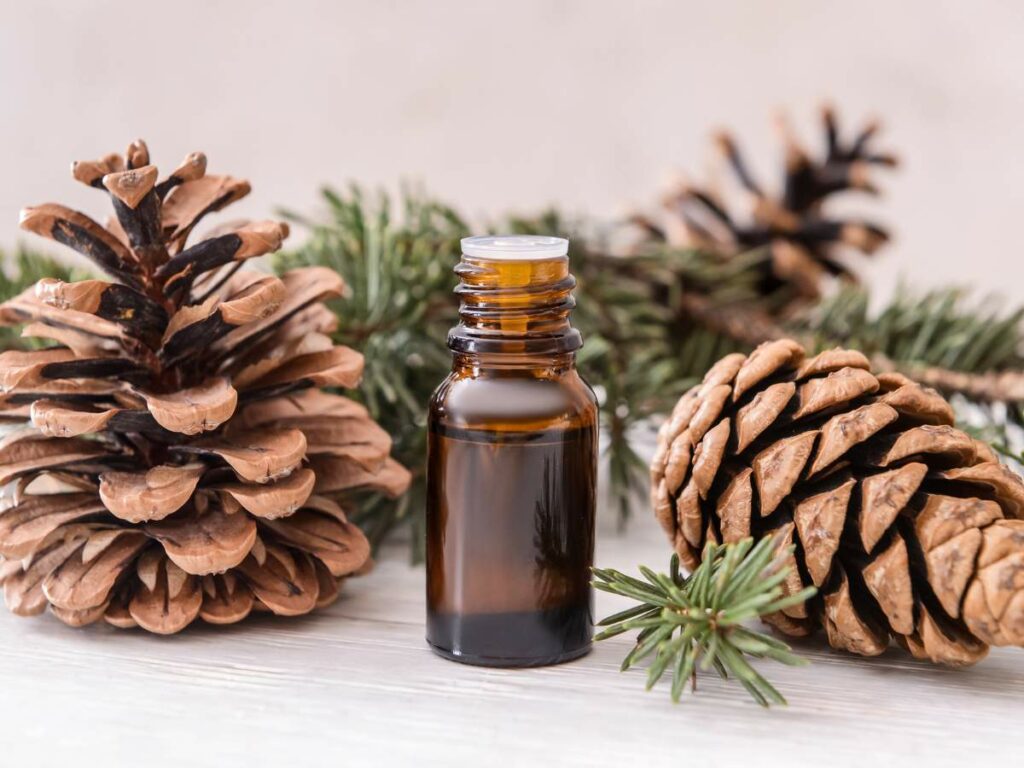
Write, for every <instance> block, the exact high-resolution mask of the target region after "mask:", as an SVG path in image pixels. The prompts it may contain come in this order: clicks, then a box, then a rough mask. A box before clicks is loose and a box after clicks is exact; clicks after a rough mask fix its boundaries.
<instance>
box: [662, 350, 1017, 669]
mask: <svg viewBox="0 0 1024 768" xmlns="http://www.w3.org/2000/svg"><path fill="white" fill-rule="evenodd" d="M952 424H953V412H952V409H951V408H950V406H949V404H948V403H947V402H946V401H945V400H944V399H943V398H942V397H941V396H940V395H939V394H938V393H936V392H935V391H934V390H930V389H926V388H924V387H922V386H920V385H919V384H916V383H914V382H912V381H911V380H910V379H908V378H906V377H904V376H902V375H900V374H896V373H880V374H877V375H876V374H874V373H872V372H871V366H870V364H869V362H868V360H867V358H865V357H864V355H862V354H861V353H860V352H856V351H854V350H847V349H833V350H829V351H827V352H822V353H821V354H819V355H817V356H815V357H810V358H807V357H806V356H805V353H804V349H803V347H802V346H800V345H799V344H798V343H796V342H794V341H792V340H789V339H781V340H777V341H771V342H767V343H765V344H762V345H761V346H759V347H758V348H757V349H756V350H755V351H754V352H752V353H751V354H750V355H749V356H744V355H739V354H736V355H729V356H727V357H725V358H723V359H722V360H720V361H719V362H718V363H717V364H716V365H715V366H714V367H712V369H711V370H710V371H708V373H707V376H706V377H705V378H704V381H703V383H701V384H700V385H697V386H695V387H694V388H692V389H691V390H690V391H688V392H687V393H686V394H684V395H683V396H682V398H681V399H680V400H679V402H678V404H677V405H676V407H675V409H674V410H673V413H672V415H671V418H670V419H669V420H668V421H667V422H666V423H665V424H664V425H663V426H662V428H661V430H660V432H659V446H658V451H657V455H656V456H655V458H654V460H653V462H652V465H651V478H652V502H653V505H654V509H655V514H656V516H657V518H658V520H659V521H660V522H661V524H662V526H663V527H664V529H665V531H666V532H667V533H668V535H669V538H670V540H671V541H672V543H673V546H674V548H675V550H676V552H678V553H679V556H680V558H681V559H682V560H683V562H684V563H687V564H688V565H689V566H690V567H694V566H695V565H696V564H697V563H698V562H699V558H700V553H701V549H702V547H703V546H704V544H705V543H706V542H708V541H713V542H730V541H737V540H740V539H742V538H744V537H746V536H750V535H753V536H755V537H762V536H766V535H777V536H779V541H780V545H779V546H784V545H788V544H790V543H792V544H794V545H795V547H796V549H795V552H794V554H793V556H792V562H791V564H792V566H793V570H792V575H791V579H790V582H789V583H787V585H786V586H787V592H788V593H790V594H793V593H796V592H798V591H799V590H800V589H802V588H803V587H804V586H807V585H811V584H813V585H814V586H816V587H817V588H818V590H819V595H818V596H817V597H814V598H812V599H810V600H808V601H806V602H804V603H801V604H799V605H796V606H793V607H791V608H787V609H785V610H783V611H781V612H779V613H777V614H775V615H773V616H771V617H770V618H769V619H766V620H767V621H769V623H770V624H772V625H773V626H775V627H776V628H777V629H779V630H780V631H782V632H784V633H786V634H790V635H806V634H810V633H812V632H814V631H815V630H817V629H819V628H824V629H825V633H826V635H827V637H828V641H829V643H830V644H831V645H832V646H833V647H835V648H840V649H845V650H848V651H852V652H854V653H859V654H862V655H867V656H872V655H877V654H880V653H882V652H883V651H884V650H885V649H886V648H887V647H888V645H889V643H890V640H893V639H894V640H896V641H897V642H898V643H899V644H900V645H902V646H904V647H905V648H906V649H907V650H909V651H910V652H911V653H912V654H913V655H914V656H916V657H919V658H925V659H930V660H931V661H933V662H936V663H941V664H949V665H966V664H972V663H974V662H976V661H978V660H979V659H981V658H982V657H983V656H984V655H985V654H986V653H987V651H988V647H989V646H990V645H1016V646H1024V519H1022V518H1024V482H1022V481H1021V479H1020V478H1019V477H1018V476H1017V475H1015V474H1014V473H1013V472H1011V471H1010V470H1008V469H1007V468H1006V467H1004V466H1003V465H1002V464H1000V463H999V461H998V459H997V458H996V456H995V455H994V454H993V452H992V451H991V450H990V449H989V448H988V446H986V445H985V444H983V443H980V442H979V441H977V440H974V439H973V438H971V437H970V436H968V435H966V434H964V433H963V432H960V431H959V430H957V429H955V428H954V427H953V426H952Z"/></svg>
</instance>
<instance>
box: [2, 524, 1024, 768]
mask: <svg viewBox="0 0 1024 768" xmlns="http://www.w3.org/2000/svg"><path fill="white" fill-rule="evenodd" d="M601 533H602V535H601V537H600V540H599V555H598V562H599V564H601V565H605V566H614V567H618V568H622V569H624V570H625V569H632V567H633V566H634V565H635V564H636V563H638V562H646V563H651V564H659V563H662V562H664V561H665V555H666V551H667V550H666V545H665V544H664V542H663V541H662V540H661V535H660V531H657V530H655V527H654V525H653V523H650V522H649V521H648V520H647V519H640V520H637V521H635V523H634V524H633V526H632V527H631V529H630V532H629V533H628V534H627V535H626V536H625V537H618V536H616V535H615V533H614V532H613V531H610V530H602V531H601ZM422 593H423V572H422V570H421V569H416V568H411V567H410V566H408V564H407V562H406V559H405V551H404V550H403V549H401V548H399V547H395V548H392V549H390V550H388V551H386V552H385V553H384V556H383V557H382V560H381V562H380V564H379V566H378V568H377V569H376V571H374V573H373V574H371V575H370V576H369V577H366V578H363V579H360V580H354V581H350V582H349V583H348V584H347V585H346V591H345V594H344V597H343V598H342V599H341V600H340V601H339V602H338V603H337V604H335V605H334V606H333V607H332V608H330V609H329V610H328V611H326V612H324V613H323V614H320V615H313V616H309V617H305V618H301V619H288V620H282V619H274V618H272V617H256V618H251V619H249V620H248V621H246V622H245V623H243V624H242V625H239V626H235V627H232V628H228V629H214V628H211V627H205V626H197V627H195V628H193V629H189V630H188V631H186V632H185V633H183V634H182V635H179V636H177V637H170V638H158V637H153V636H149V635H146V634H144V633H142V632H138V631H129V632H124V631H118V630H114V629H111V628H107V627H93V628H89V629H86V630H72V629H68V628H66V627H64V626H63V625H61V624H60V623H59V622H57V621H56V620H55V619H53V618H52V617H42V618H39V619H18V618H15V617H13V616H10V615H9V614H7V612H6V611H3V612H2V614H0V740H2V747H0V766H3V768H15V767H20V766H49V765H73V766H88V765H103V766H115V765H140V766H162V765H174V764H177V765H190V766H192V765H195V766H206V765H212V766H232V765H243V764H244V765H247V766H251V765H280V766H314V765H330V766H346V765H389V766H390V765H416V766H427V765H446V766H451V765H464V764H471V763H475V762H482V763H484V764H490V765H502V766H504V765H512V766H516V765H529V766H534V765H542V766H555V765H581V766H596V765H611V764H619V765H640V764H644V765H650V766H655V765H689V766H695V767H696V766H714V765H722V766H726V765H728V766H733V765H738V764H742V763H749V764H751V765H759V766H772V765H785V766H787V767H791V766H794V765H814V766H830V767H832V766H847V765H849V766H864V765H871V766H880V765H890V764H891V765H900V766H912V765H920V764H925V763H927V765H928V766H929V768H938V767H939V766H945V765H951V766H953V765H955V766H958V767H961V766H964V765H968V764H975V765H979V764H981V761H982V760H988V759H990V758H991V759H993V760H995V759H996V758H997V757H998V758H999V759H1000V760H999V761H997V762H992V763H990V764H991V765H996V764H999V765H1007V766H1009V765H1018V766H1019V765H1022V764H1024V745H1022V741H1024V726H1022V716H1024V651H1019V650H997V651H994V652H993V653H992V654H991V656H990V657H989V658H988V659H987V660H985V661H984V662H982V663H981V664H980V665H978V666H976V667H974V668H973V669H969V670H961V671H951V670H943V669H936V668H933V667H931V666H929V665H926V664H922V663H918V662H915V661H913V660H911V659H909V658H908V657H907V656H906V655H905V654H903V653H902V652H899V651H898V650H892V651H890V652H889V654H887V655H885V656H883V657H881V658H879V659H874V660H863V659H857V658H853V657H850V656H847V655H842V654H838V653H831V652H828V651H825V650H821V649H820V647H819V646H817V645H816V644H808V645H806V646H803V647H802V648H801V651H802V652H803V653H805V655H807V656H809V657H810V658H811V659H812V660H813V662H814V663H813V665H812V666H810V667H805V668H799V669H789V668H785V667H781V666H778V665H770V667H771V668H770V669H768V670H767V671H768V672H769V677H770V679H772V680H773V681H774V682H776V683H777V685H778V687H779V688H780V689H781V690H782V691H783V693H784V694H785V695H786V696H787V697H788V698H789V700H790V706H789V707H788V708H778V709H773V710H771V711H768V712H766V711H763V710H761V709H760V708H759V707H757V706H755V705H754V704H753V703H751V702H750V701H749V700H748V699H747V696H746V693H745V692H744V691H742V690H741V689H739V688H736V687H732V686H730V685H726V684H723V683H722V682H720V681H718V680H717V679H716V678H713V677H708V676H705V677H702V678H701V680H700V691H699V693H698V695H697V697H696V698H687V699H684V701H683V703H681V704H680V705H678V706H673V705H672V704H671V702H670V701H669V700H668V693H667V691H666V690H665V688H664V686H662V687H660V688H659V689H656V690H655V691H653V692H651V693H645V692H644V690H643V674H642V672H640V671H634V672H630V673H626V674H620V673H619V672H618V671H617V669H618V664H619V660H620V659H621V658H622V656H623V654H624V653H625V651H626V648H627V647H628V641H627V640H626V639H620V638H616V639H615V640H612V641H608V642H606V643H602V644H600V645H599V646H598V647H597V648H596V649H595V651H594V652H593V653H592V654H591V655H590V656H588V657H585V658H583V659H582V660H579V661H577V662H574V663H571V664H567V665H563V666H560V667H551V668H546V669H537V670H527V671H504V670H489V669H479V668H474V667H467V666H462V665H459V664H454V663H451V662H448V661H444V660H442V659H440V658H438V657H436V656H434V655H433V654H432V653H431V652H430V651H428V650H427V648H426V646H425V645H424V642H423V616H422V614H423V597H422ZM618 606H619V603H617V602H616V600H615V599H614V598H612V597H610V596H607V595H600V596H599V599H598V610H599V613H600V614H601V615H606V614H607V613H609V612H611V611H613V610H616V609H617V607H618ZM968 761H970V762H968Z"/></svg>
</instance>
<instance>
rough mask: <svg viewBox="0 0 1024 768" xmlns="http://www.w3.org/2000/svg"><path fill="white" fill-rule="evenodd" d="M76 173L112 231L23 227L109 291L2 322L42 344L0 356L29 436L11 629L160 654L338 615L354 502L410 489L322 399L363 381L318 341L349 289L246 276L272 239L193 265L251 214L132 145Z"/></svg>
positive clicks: (77, 216)
mask: <svg viewBox="0 0 1024 768" xmlns="http://www.w3.org/2000/svg"><path fill="white" fill-rule="evenodd" d="M72 173H73V176H74V177H75V179H77V180H78V181H81V182H82V183H84V184H86V185H87V186H90V187H93V188H96V189H98V190H104V191H106V192H107V193H108V194H109V197H110V199H111V201H112V203H113V206H114V212H115V214H116V216H115V217H114V218H112V219H111V220H110V221H109V222H108V224H107V226H106V227H104V226H101V225H100V224H98V223H97V222H95V221H94V220H92V219H91V218H89V217H88V216H86V215H84V214H82V213H79V212H77V211H72V210H70V209H68V208H65V207H64V206H60V205H56V204H47V205H42V206H38V207H36V208H27V209H25V210H24V211H23V212H22V216H21V223H22V226H23V227H24V228H25V229H27V230H29V231H32V232H35V233H36V234H39V235H42V236H44V237H49V238H51V239H53V240H56V241H57V242H60V243H63V244H64V245H67V246H70V247H71V248H73V249H74V250H76V251H78V252H79V253H81V254H83V255H84V256H86V257H88V258H89V259H91V260H92V261H93V262H95V263H96V265H97V266H98V267H99V268H100V269H102V270H103V271H104V272H105V273H106V274H107V275H108V276H109V278H110V280H109V281H107V280H85V281H81V282H76V283H64V282H60V281H57V280H42V281H40V282H39V283H38V284H37V285H36V286H34V287H33V288H31V289H29V290H27V291H25V292H24V293H22V294H21V295H20V296H17V297H15V298H14V299H12V300H10V301H8V302H7V303H5V304H4V305H2V306H0V322H3V323H4V324H7V325H15V324H25V328H24V332H23V333H24V335H26V336H32V337H36V338H39V339H43V340H46V341H48V342H50V343H51V346H49V347H47V348H46V349H42V350H37V351H29V352H22V351H8V352H4V353H2V354H0V418H2V419H3V420H5V421H7V422H15V423H20V424H22V426H21V428H19V429H15V430H13V431H11V432H9V433H8V434H7V436H6V437H5V438H4V439H3V440H2V441H0V484H2V485H3V486H4V487H5V491H6V493H5V499H4V502H5V504H4V507H3V508H2V510H0V558H2V559H0V584H2V585H3V590H4V598H5V600H6V602H7V605H8V607H9V608H10V609H11V610H12V611H13V612H14V613H17V614H20V615H33V614H38V613H41V612H42V611H44V610H45V609H46V608H47V607H49V608H50V609H51V610H52V612H53V613H54V614H55V615H56V616H57V617H58V618H60V619H61V620H63V621H65V622H66V623H68V624H71V625H73V626H82V625H85V624H90V623H92V622H96V621H100V620H105V621H107V622H108V623H110V624H113V625H114V626H117V627H132V626H140V627H143V628H144V629H147V630H149V631H152V632H159V633H163V634H167V633H173V632H177V631H179V630H181V629H182V628H184V627H185V626H187V625H188V624H189V623H191V622H192V621H193V620H195V619H196V618H197V617H199V618H202V619H203V620H205V621H207V622H210V623H213V624H227V623H232V622H236V621H239V620H241V619H243V618H245V616H247V615H248V614H249V613H250V612H251V611H252V610H269V611H273V612H274V613H277V614H281V615H285V616H293V615H297V614H303V613H307V612H309V611H311V610H313V609H314V608H317V607H322V606H326V605H328V604H329V603H330V602H332V601H333V600H334V599H335V597H336V596H337V595H338V590H339V587H340V585H341V582H342V581H343V580H344V578H345V577H347V576H349V575H352V574H354V573H357V572H359V571H360V570H362V569H365V568H366V567H367V566H368V560H369V555H370V548H369V544H368V543H367V540H366V538H365V537H364V535H363V533H362V532H361V531H360V530H359V528H358V527H356V526H355V525H353V524H352V523H350V522H349V521H348V517H347V515H346V511H345V509H346V507H348V506H349V505H351V504H353V503H356V501H355V498H354V497H353V494H354V493H356V492H359V491H363V490H375V491H381V492H384V493H387V494H390V495H397V494H401V493H402V492H404V490H405V488H406V486H407V485H408V482H409V474H408V472H407V471H406V470H405V469H404V468H403V467H401V466H400V465H398V464H397V463H396V462H395V461H394V460H393V459H391V458H390V456H389V453H390V449H391V440H390V438H389V437H388V435H387V434H386V433H385V432H384V431H383V430H382V429H381V428H380V427H379V426H378V425H377V424H376V423H375V422H374V421H373V420H372V419H371V418H370V417H369V415H368V414H367V412H366V410H365V409H364V408H363V407H362V406H361V405H359V404H357V403H356V402H354V401H352V400H350V399H348V398H345V397H343V396H341V395H338V394H331V393H328V392H326V391H324V388H326V387H331V388H352V387H354V386H356V384H357V383H358V381H359V378H360V375H361V373H362V368H363V359H362V356H361V355H360V354H359V353H357V352H355V351H354V350H352V349H349V348H347V347H340V346H335V345H334V344H333V343H332V341H331V339H330V337H329V336H328V335H327V334H329V333H330V332H331V331H332V330H333V329H334V327H335V325H336V323H337V319H336V317H335V316H334V315H333V314H332V313H331V312H330V311H329V310H328V309H327V308H326V307H325V306H324V305H323V303H322V302H323V301H324V300H325V299H329V298H332V297H335V296H338V295H340V294H341V292H342V289H343V287H344V283H343V281H342V279H341V277H340V276H338V275H337V274H336V273H334V272H332V271H331V270H328V269H325V268H308V269H299V270H295V271H293V272H289V273H287V274H285V275H283V276H282V277H280V278H278V277H273V276H270V275H266V274H264V273H261V272H257V271H251V270H245V269H239V267H241V266H242V265H243V263H244V262H245V261H246V260H248V259H250V258H252V257H255V256H261V255H264V254H268V253H272V252H274V251H276V250H277V249H278V248H280V246H281V243H282V241H283V240H284V238H285V237H286V236H287V235H288V227H287V226H286V225H285V224H282V223H278V222H274V221H258V222H242V223H237V224H234V225H232V226H231V227H229V228H227V229H223V230H221V231H220V232H218V233H215V234H214V235H213V236H211V237H209V238H208V239H205V240H201V241H199V242H195V243H191V244H190V243H189V242H188V240H189V235H190V234H191V232H192V230H193V229H194V227H195V226H196V224H197V223H199V221H201V220H202V219H203V218H204V217H205V216H206V215H207V214H210V213H213V212H216V211H219V210H221V209H222V208H224V207H225V206H227V205H229V204H230V203H232V202H234V201H235V200H238V199H239V198H241V197H243V196H244V195H246V194H247V193H248V192H249V184H248V182H246V181H242V180H238V179H234V178H231V177H229V176H210V175H207V174H206V157H205V156H204V155H203V154H201V153H192V154H190V155H189V156H188V157H186V158H185V160H184V161H183V162H182V163H181V164H180V165H179V166H178V167H177V168H176V169H175V170H174V171H173V172H172V173H171V175H170V176H168V177H167V178H166V179H164V180H163V181H158V172H157V169H156V167H155V166H153V165H151V164H150V158H149V150H148V148H147V147H146V145H145V143H144V142H142V141H135V142H133V143H132V144H131V145H130V146H129V148H128V151H127V152H126V153H125V155H124V157H121V156H119V155H116V154H111V155H107V156H106V157H104V158H102V159H101V160H97V161H85V162H78V163H75V164H74V165H73V167H72Z"/></svg>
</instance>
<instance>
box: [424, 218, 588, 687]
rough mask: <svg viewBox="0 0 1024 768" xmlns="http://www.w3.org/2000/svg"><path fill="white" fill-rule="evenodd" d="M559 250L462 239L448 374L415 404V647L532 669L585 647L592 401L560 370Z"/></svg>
mask: <svg viewBox="0 0 1024 768" xmlns="http://www.w3.org/2000/svg"><path fill="white" fill-rule="evenodd" d="M567 248H568V243H567V242H566V241H565V240H562V239H559V238H546V237H496V238H492V237H488V238H467V239H466V240H464V241H463V257H462V262H461V263H460V264H459V265H458V267H456V273H457V274H458V275H459V277H460V278H461V280H462V282H461V283H460V284H459V287H458V288H457V289H456V292H457V293H458V294H459V295H460V297H461V300H462V304H461V308H460V323H459V325H458V326H456V327H455V328H453V329H452V331H451V333H450V334H449V336H448V345H449V347H451V349H452V351H453V358H454V359H453V365H452V372H451V374H450V375H449V376H448V378H446V379H445V380H444V381H443V382H442V383H441V385H440V386H439V387H438V389H437V391H436V392H435V393H434V396H433V398H432V399H431V404H430V415H429V447H428V460H427V462H428V466H427V640H428V642H429V643H430V645H431V646H432V647H433V649H434V650H435V651H437V652H438V653H439V654H441V655H442V656H445V657H447V658H450V659H454V660H456V661H463V662H467V663H471V664H482V665H488V666H510V667H519V666H537V665H543V664H556V663H559V662H562V661H568V660H570V659H573V658H577V657H578V656H581V655H583V654H584V653H586V652H587V651H588V650H589V648H590V643H591V635H592V629H593V626H592V625H593V620H592V600H591V591H590V584H589V582H590V566H591V563H592V560H593V553H594V508H595V501H596V499H595V486H596V480H597V403H596V399H595V397H594V393H593V391H592V390H591V389H590V387H589V386H588V385H587V384H586V382H584V381H583V379H582V378H581V377H580V376H579V374H578V373H577V371H576V367H575V357H576V350H577V349H579V347H580V346H581V344H582V340H581V338H580V335H579V332H578V331H576V330H575V329H573V328H572V327H571V325H570V322H569V313H570V311H571V310H572V308H573V306H574V300H573V297H572V289H573V287H574V286H575V281H574V279H573V278H572V276H571V275H570V273H569V262H568V257H567V255H566V254H567Z"/></svg>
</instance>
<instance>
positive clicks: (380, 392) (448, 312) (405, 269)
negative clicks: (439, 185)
mask: <svg viewBox="0 0 1024 768" xmlns="http://www.w3.org/2000/svg"><path fill="white" fill-rule="evenodd" d="M322 195H323V199H324V202H325V203H326V208H327V215H326V216H325V217H324V218H322V219H315V220H311V219H308V218H306V217H303V216H300V215H299V214H296V213H294V212H290V211H283V212H282V213H283V215H284V216H285V217H286V218H288V219H289V220H290V221H292V222H295V223H297V224H299V225H301V226H304V227H305V228H307V229H308V230H309V233H310V236H309V238H308V240H307V241H306V242H305V243H303V244H302V245H301V246H299V247H298V248H297V249H295V250H291V251H286V252H282V253H280V254H279V255H278V256H276V257H275V259H274V266H275V268H276V269H277V270H278V271H285V270H288V269H292V268H294V267H297V266H308V265H324V266H328V267H330V268H331V269H333V270H335V271H337V272H338V273H339V274H341V275H342V277H344V279H345V283H346V285H347V294H346V295H345V296H344V297H343V298H341V299H338V300H337V301H335V302H333V303H332V304H331V309H332V310H334V312H335V313H336V314H337V316H338V329H337V331H336V332H335V333H334V340H335V341H336V342H338V343H341V344H345V345H347V346H350V347H352V348H354V349H357V350H359V351H360V352H362V353H363V355H364V356H365V361H366V362H365V365H366V367H365V370H364V373H363V381H362V384H361V385H360V389H359V397H360V399H361V400H362V401H363V403H364V404H365V405H366V407H367V409H368V410H369V411H370V413H371V415H372V416H373V418H374V419H375V420H376V421H377V422H378V423H379V424H380V425H381V426H382V427H383V428H384V429H385V430H387V432H388V433H389V434H390V435H391V437H392V439H393V440H394V445H393V447H392V455H393V456H394V457H395V458H396V459H397V460H398V461H399V462H401V463H402V464H404V465H405V466H406V467H407V468H409V469H410V470H411V471H412V473H413V485H412V488H411V490H410V492H409V493H408V494H407V495H406V496H405V497H403V498H401V499H398V500H396V501H391V500H388V499H384V498H379V499H373V500H370V501H369V503H367V504H365V505H362V506H361V508H360V514H359V516H358V517H357V518H356V521H357V522H358V523H359V524H360V525H361V526H362V527H363V529H364V531H365V532H366V534H367V536H368V537H369V538H370V540H371V541H372V542H373V543H374V544H375V545H376V544H378V543H379V542H380V541H381V540H382V539H383V537H384V536H385V535H386V534H387V533H388V532H389V531H390V530H392V528H394V527H395V525H397V524H399V523H402V522H405V521H409V522H411V523H412V525H413V528H414V535H413V558H414V560H417V561H418V560H420V559H421V558H422V542H423V538H424V537H423V515H422V513H421V510H422V509H423V493H424V482H423V480H424V478H423V466H424V462H425V456H426V412H427V403H428V401H429V399H430V395H431V393H432V392H433V390H434V388H435V387H436V386H437V385H438V383H439V382H440V381H441V380H442V379H444V377H445V376H446V375H447V374H448V372H449V371H450V370H451V356H450V353H449V352H448V349H447V348H446V346H445V338H446V336H447V333H448V329H449V328H451V327H452V325H454V324H455V322H456V317H457V307H458V305H457V303H456V301H455V297H454V295H453V294H452V289H453V288H454V286H455V277H454V275H453V273H452V268H453V267H454V266H455V263H456V260H457V258H458V254H459V240H460V238H462V237H465V236H466V235H467V234H468V232H469V228H468V227H467V226H466V224H465V223H464V222H463V220H462V218H461V217H460V216H459V215H458V214H457V213H456V212H455V211H454V210H453V209H452V208H450V207H448V206H446V205H444V204H442V203H440V202H437V201H435V200H431V199H429V198H427V197H425V196H424V195H422V194H420V193H417V192H415V191H412V190H403V192H402V194H401V195H400V197H399V198H398V201H397V204H396V203H395V202H394V201H392V200H391V199H390V198H389V197H388V196H387V195H385V194H383V193H379V194H376V195H368V194H367V193H366V192H364V191H363V190H362V189H361V188H360V187H358V186H356V185H352V186H350V187H349V188H348V190H347V191H345V192H339V191H336V190H334V189H330V188H326V189H324V190H323V191H322ZM414 511H415V514H413V512H414Z"/></svg>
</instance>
